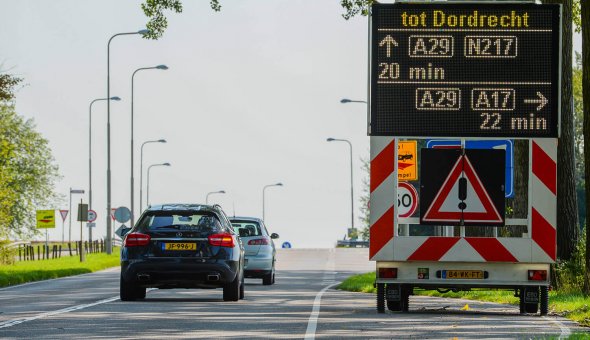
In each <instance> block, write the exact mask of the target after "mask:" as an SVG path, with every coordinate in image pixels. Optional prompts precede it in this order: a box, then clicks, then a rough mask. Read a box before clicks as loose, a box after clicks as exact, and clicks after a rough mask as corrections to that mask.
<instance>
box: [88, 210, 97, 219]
mask: <svg viewBox="0 0 590 340" xmlns="http://www.w3.org/2000/svg"><path fill="white" fill-rule="evenodd" d="M94 221H96V211H94V210H92V209H90V210H88V222H94Z"/></svg>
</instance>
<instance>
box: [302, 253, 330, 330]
mask: <svg viewBox="0 0 590 340" xmlns="http://www.w3.org/2000/svg"><path fill="white" fill-rule="evenodd" d="M335 255H336V250H335V249H330V251H329V254H328V260H327V261H326V267H325V268H326V269H325V271H324V277H323V278H322V285H327V286H325V287H324V288H322V290H320V292H319V293H318V294H317V295H316V296H315V300H314V301H313V308H312V310H311V315H310V316H309V320H308V321H307V330H306V331H305V339H306V340H314V339H315V331H316V329H317V326H318V317H319V316H320V306H321V304H322V295H324V293H325V292H326V291H327V290H328V289H330V288H332V287H334V286H336V285H337V284H338V283H337V282H335V278H336V274H337V272H336V271H335V269H336V263H335V261H334V259H335Z"/></svg>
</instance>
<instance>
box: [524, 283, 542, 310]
mask: <svg viewBox="0 0 590 340" xmlns="http://www.w3.org/2000/svg"><path fill="white" fill-rule="evenodd" d="M534 290H536V291H537V298H538V297H539V287H526V288H525V289H524V291H525V293H524V295H523V296H525V297H526V295H527V292H530V291H534ZM524 311H525V312H526V313H530V314H537V312H538V311H539V303H538V302H529V303H527V302H526V298H525V300H524Z"/></svg>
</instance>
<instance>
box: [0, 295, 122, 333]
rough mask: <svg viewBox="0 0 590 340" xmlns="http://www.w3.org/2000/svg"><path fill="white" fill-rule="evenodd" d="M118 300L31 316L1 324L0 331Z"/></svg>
mask: <svg viewBox="0 0 590 340" xmlns="http://www.w3.org/2000/svg"><path fill="white" fill-rule="evenodd" d="M116 300H119V297H118V296H114V297H112V298H108V299H104V300H99V301H96V302H93V303H87V304H83V305H77V306H72V307H67V308H62V309H58V310H54V311H51V312H45V313H41V314H37V315H35V316H31V317H28V318H23V319H13V320H9V321H6V322H3V323H0V329H1V328H8V327H12V326H16V325H20V324H21V323H24V322H29V321H33V320H37V319H42V318H46V317H48V316H53V315H58V314H63V313H69V312H73V311H77V310H80V309H85V308H88V307H92V306H96V305H102V304H104V303H109V302H113V301H116Z"/></svg>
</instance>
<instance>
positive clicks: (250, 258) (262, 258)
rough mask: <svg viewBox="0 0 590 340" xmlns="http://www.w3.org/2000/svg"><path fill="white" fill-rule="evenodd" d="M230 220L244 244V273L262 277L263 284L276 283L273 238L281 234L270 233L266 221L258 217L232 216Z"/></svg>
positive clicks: (251, 276)
mask: <svg viewBox="0 0 590 340" xmlns="http://www.w3.org/2000/svg"><path fill="white" fill-rule="evenodd" d="M229 220H230V222H231V224H232V226H233V228H234V230H235V232H236V234H238V235H240V238H241V239H242V243H243V245H244V250H245V259H246V265H245V267H244V275H245V276H246V277H249V278H261V279H262V284H263V285H272V284H273V283H275V261H276V257H275V255H276V250H275V245H274V242H273V240H274V239H277V238H279V235H277V234H275V233H272V234H270V235H269V234H268V230H266V226H265V225H264V222H263V221H262V220H261V219H259V218H256V217H232V218H230V219H229Z"/></svg>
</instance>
